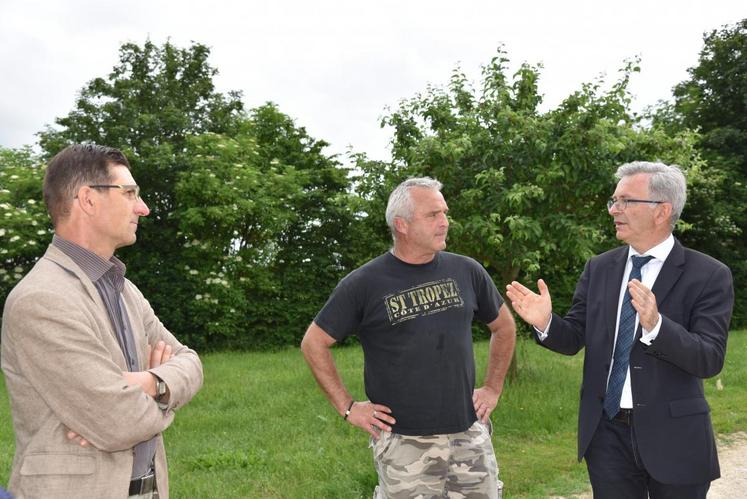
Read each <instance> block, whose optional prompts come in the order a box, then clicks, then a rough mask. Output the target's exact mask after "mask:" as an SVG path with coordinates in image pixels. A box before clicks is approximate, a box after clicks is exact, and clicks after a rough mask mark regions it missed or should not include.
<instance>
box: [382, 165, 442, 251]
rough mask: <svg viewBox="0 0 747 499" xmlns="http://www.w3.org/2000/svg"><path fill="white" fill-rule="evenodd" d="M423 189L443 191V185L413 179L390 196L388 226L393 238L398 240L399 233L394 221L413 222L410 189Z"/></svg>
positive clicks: (408, 180)
mask: <svg viewBox="0 0 747 499" xmlns="http://www.w3.org/2000/svg"><path fill="white" fill-rule="evenodd" d="M413 187H421V188H423V189H433V190H434V191H439V192H440V191H441V188H442V187H443V184H442V183H441V182H439V181H438V180H435V179H432V178H430V177H411V178H408V179H407V180H405V181H404V182H402V183H401V184H399V185H398V186H397V187H396V188H395V189H394V190H393V191H392V193H391V194H390V195H389V201H388V202H387V204H386V224H387V225H388V226H389V230H390V231H392V238H393V239H394V238H396V234H397V231H396V230H395V229H394V219H395V218H397V217H399V218H404V219H405V220H407V221H410V220H412V212H413V210H414V208H415V207H414V206H413V203H412V197H411V196H410V189H412V188H413Z"/></svg>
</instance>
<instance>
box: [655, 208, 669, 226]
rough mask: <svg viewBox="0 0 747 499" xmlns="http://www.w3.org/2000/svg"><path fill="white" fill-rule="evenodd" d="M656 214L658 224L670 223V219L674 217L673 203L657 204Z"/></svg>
mask: <svg viewBox="0 0 747 499" xmlns="http://www.w3.org/2000/svg"><path fill="white" fill-rule="evenodd" d="M656 208H657V210H656V214H655V215H654V220H656V224H657V225H662V224H666V225H669V221H670V220H671V219H672V203H661V204H659V205H657V206H656Z"/></svg>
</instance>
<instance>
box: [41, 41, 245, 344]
mask: <svg viewBox="0 0 747 499" xmlns="http://www.w3.org/2000/svg"><path fill="white" fill-rule="evenodd" d="M209 54H210V50H209V49H208V48H207V47H206V46H204V45H201V44H193V45H192V46H191V47H189V48H187V49H180V48H177V47H175V46H173V45H171V44H170V43H166V44H164V45H163V46H161V47H159V46H156V45H154V44H153V43H151V42H150V41H146V42H145V44H144V45H143V46H142V47H141V46H139V45H137V44H133V43H126V44H124V45H122V47H121V48H120V54H119V57H120V60H119V63H118V65H116V66H115V67H114V68H113V70H112V71H111V73H110V74H109V75H108V76H107V77H105V78H95V79H93V80H92V81H90V82H89V83H88V84H87V85H86V86H85V87H84V88H83V89H82V90H81V93H80V96H79V98H78V100H77V102H76V105H75V108H74V109H73V111H71V112H70V113H69V114H68V115H67V116H65V117H62V118H59V119H57V120H56V123H57V125H58V128H57V129H53V128H51V127H48V128H47V130H46V131H44V132H42V133H41V134H40V138H41V140H40V144H41V146H42V148H43V150H44V151H45V153H46V155H47V156H52V155H53V154H56V153H57V152H58V151H59V150H60V149H62V148H63V147H64V146H66V145H67V144H69V143H75V142H94V143H98V144H103V145H109V146H113V147H117V148H119V149H121V150H122V151H123V152H124V153H125V154H126V155H127V157H128V159H129V160H130V164H131V165H132V171H133V176H134V177H135V179H136V180H137V182H138V183H139V184H140V185H141V187H142V193H143V194H142V195H143V198H144V200H145V201H146V203H147V204H148V206H149V208H150V209H151V214H150V216H149V217H147V218H146V219H144V220H143V221H142V223H141V224H140V228H139V230H138V242H137V244H135V245H134V246H131V247H129V248H124V249H122V250H121V251H120V252H119V253H120V255H119V256H121V257H122V259H123V260H124V261H125V262H127V265H128V277H130V278H131V279H132V280H133V281H134V282H135V283H137V284H138V286H140V288H141V289H142V290H143V292H144V293H145V295H146V296H147V297H148V298H149V299H150V300H151V301H152V305H153V307H154V309H155V310H156V311H157V313H158V315H159V316H160V318H161V319H162V320H163V321H164V323H166V324H167V326H169V327H170V328H172V329H174V331H175V332H176V333H177V334H179V333H180V332H181V331H190V330H192V331H195V330H196V331H199V330H200V328H201V327H202V326H203V324H202V323H196V324H195V323H185V322H184V321H183V320H182V319H183V316H182V312H181V309H180V308H181V307H180V304H182V303H185V301H186V300H187V299H189V298H190V297H192V298H193V296H194V294H192V290H191V289H190V288H189V287H188V286H184V285H183V283H182V280H183V272H184V271H183V269H184V265H185V264H184V262H182V261H181V259H182V250H183V247H184V244H185V243H186V242H188V240H187V239H185V238H184V237H183V236H181V235H180V234H179V233H178V232H179V221H178V220H177V219H176V217H174V216H173V212H174V210H175V209H176V193H175V188H176V185H177V179H178V178H179V175H180V174H181V173H182V172H184V171H185V168H186V165H187V164H188V160H189V157H188V156H187V153H186V149H187V143H188V138H189V137H190V136H191V135H196V134H202V133H209V132H210V133H231V132H233V131H234V130H236V128H237V126H238V121H239V117H240V112H241V110H242V108H243V105H242V103H241V101H240V100H239V94H238V93H236V92H232V93H229V94H228V95H227V96H224V95H222V94H220V93H218V92H216V91H215V89H214V85H213V77H214V76H215V74H216V73H217V70H215V69H214V68H212V67H211V66H210V65H209V64H208V57H209ZM205 273H206V274H207V273H208V272H205ZM177 327H180V328H186V329H183V330H180V329H177Z"/></svg>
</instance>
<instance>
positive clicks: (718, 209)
mask: <svg viewBox="0 0 747 499" xmlns="http://www.w3.org/2000/svg"><path fill="white" fill-rule="evenodd" d="M703 42H704V46H703V49H702V50H701V52H700V57H699V59H698V64H697V65H696V66H694V67H692V68H690V69H689V70H688V73H689V75H690V77H689V78H688V79H687V80H685V81H683V82H681V83H680V84H678V85H677V86H676V87H675V88H674V103H673V104H671V105H664V106H662V107H661V108H660V109H659V110H657V113H656V116H655V120H658V122H659V123H660V124H661V126H668V127H670V128H677V127H679V128H689V129H692V130H697V131H698V132H699V133H700V139H699V140H698V142H697V147H698V149H699V151H700V152H701V154H702V156H703V158H704V159H705V160H706V162H707V164H706V165H705V167H704V168H703V171H704V176H705V177H707V179H708V181H707V183H708V185H707V188H706V189H702V190H700V191H699V190H698V189H697V188H696V189H694V190H693V193H692V195H691V198H690V199H689V200H688V206H687V208H686V210H685V214H686V216H689V217H690V218H692V219H702V214H703V213H704V212H705V213H709V212H710V213H714V212H715V213H716V214H717V217H718V219H719V220H721V221H730V222H731V223H717V224H716V225H715V226H714V225H713V224H712V223H708V221H705V220H703V221H699V223H696V224H694V227H693V230H692V231H690V232H689V233H686V234H685V235H683V239H684V240H685V241H686V242H687V243H688V244H690V245H691V246H693V247H695V248H697V249H700V250H701V251H704V252H706V253H708V254H710V255H712V256H714V257H716V258H718V259H720V260H722V261H723V262H724V263H726V264H727V265H729V267H730V268H731V270H732V273H733V275H734V284H735V286H734V287H735V291H736V297H735V298H736V299H735V307H734V318H733V320H732V325H734V326H743V325H745V324H747V292H746V291H745V288H746V287H747V238H745V234H747V19H744V20H742V21H740V22H738V23H735V24H733V25H727V26H724V27H722V28H721V29H718V30H713V31H711V32H709V33H706V34H705V35H704V37H703ZM719 227H722V228H724V230H718V228H719Z"/></svg>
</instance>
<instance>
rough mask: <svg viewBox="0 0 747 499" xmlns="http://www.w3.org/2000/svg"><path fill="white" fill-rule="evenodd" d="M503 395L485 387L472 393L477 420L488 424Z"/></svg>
mask: <svg viewBox="0 0 747 499" xmlns="http://www.w3.org/2000/svg"><path fill="white" fill-rule="evenodd" d="M500 396H501V393H500V392H497V391H495V390H494V389H492V388H490V387H488V386H483V387H482V388H478V389H476V390H475V391H474V392H472V403H473V404H474V405H475V413H477V419H479V420H480V421H482V422H483V423H485V424H487V422H488V418H490V414H491V413H492V412H493V409H495V406H497V405H498V399H499V398H500Z"/></svg>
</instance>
